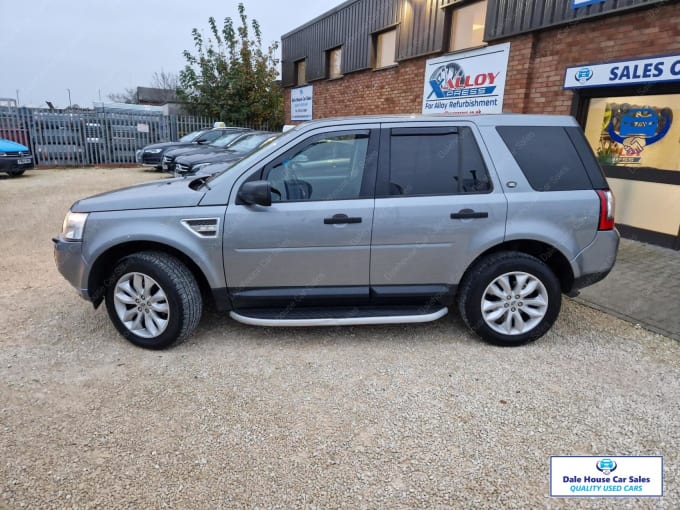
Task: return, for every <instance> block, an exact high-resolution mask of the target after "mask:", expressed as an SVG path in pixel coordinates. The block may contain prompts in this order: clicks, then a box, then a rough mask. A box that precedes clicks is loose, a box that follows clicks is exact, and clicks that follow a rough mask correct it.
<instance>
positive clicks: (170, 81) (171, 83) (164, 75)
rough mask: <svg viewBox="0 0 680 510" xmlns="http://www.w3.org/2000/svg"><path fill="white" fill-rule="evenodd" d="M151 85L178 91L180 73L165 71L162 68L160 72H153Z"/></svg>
mask: <svg viewBox="0 0 680 510" xmlns="http://www.w3.org/2000/svg"><path fill="white" fill-rule="evenodd" d="M151 86H152V87H154V88H156V89H163V90H173V91H176V90H177V87H179V75H178V74H177V73H170V72H165V71H164V70H163V69H161V72H160V73H159V72H158V71H156V72H155V73H153V76H152V77H151Z"/></svg>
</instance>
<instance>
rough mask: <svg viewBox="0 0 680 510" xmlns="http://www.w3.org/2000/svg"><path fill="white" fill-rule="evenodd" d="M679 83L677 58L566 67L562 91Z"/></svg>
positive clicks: (667, 57)
mask: <svg viewBox="0 0 680 510" xmlns="http://www.w3.org/2000/svg"><path fill="white" fill-rule="evenodd" d="M669 81H680V55H670V56H666V57H651V58H643V59H640V60H625V61H623V62H610V63H607V64H588V65H584V66H574V67H568V68H567V72H566V75H565V77H564V88H565V89H579V88H586V87H607V86H613V85H635V84H639V83H658V82H669Z"/></svg>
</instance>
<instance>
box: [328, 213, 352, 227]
mask: <svg viewBox="0 0 680 510" xmlns="http://www.w3.org/2000/svg"><path fill="white" fill-rule="evenodd" d="M323 223H324V225H341V224H343V223H361V218H356V217H355V218H351V217H349V216H347V215H346V214H334V215H333V216H332V217H331V218H324V219H323Z"/></svg>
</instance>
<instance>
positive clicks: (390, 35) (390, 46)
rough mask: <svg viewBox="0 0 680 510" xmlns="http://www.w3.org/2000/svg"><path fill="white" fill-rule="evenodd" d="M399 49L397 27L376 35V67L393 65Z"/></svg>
mask: <svg viewBox="0 0 680 510" xmlns="http://www.w3.org/2000/svg"><path fill="white" fill-rule="evenodd" d="M396 50H397V29H396V28H393V29H392V30H387V31H385V32H382V33H380V34H378V35H376V36H375V68H376V69H380V68H381V67H388V66H392V65H394V64H396V63H397V61H396V60H395V56H396Z"/></svg>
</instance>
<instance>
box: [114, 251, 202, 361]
mask: <svg viewBox="0 0 680 510" xmlns="http://www.w3.org/2000/svg"><path fill="white" fill-rule="evenodd" d="M110 282H111V284H110V285H109V286H108V287H107V289H106V309H107V311H108V314H109V317H110V318H111V321H112V322H113V324H114V326H115V327H116V329H118V331H119V332H120V333H121V335H123V336H124V337H125V338H126V339H128V340H129V341H130V342H132V343H133V344H135V345H138V346H140V347H145V348H147V349H163V348H165V347H169V346H171V345H173V344H176V343H179V342H181V341H182V340H184V339H186V338H187V337H189V336H190V335H191V334H192V333H193V331H194V330H195V329H196V327H197V326H198V323H199V321H200V318H201V312H202V309H203V303H202V299H201V292H200V289H199V287H198V284H197V283H196V279H195V278H194V276H193V274H191V271H189V270H188V269H187V267H186V266H185V265H184V264H182V263H181V262H180V261H179V260H177V259H176V258H174V257H172V256H170V255H168V254H166V253H161V252H141V253H136V254H134V255H130V256H128V257H125V258H124V259H122V260H121V261H120V262H119V263H118V265H117V266H116V268H115V270H114V272H113V275H112V278H111V279H110Z"/></svg>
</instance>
